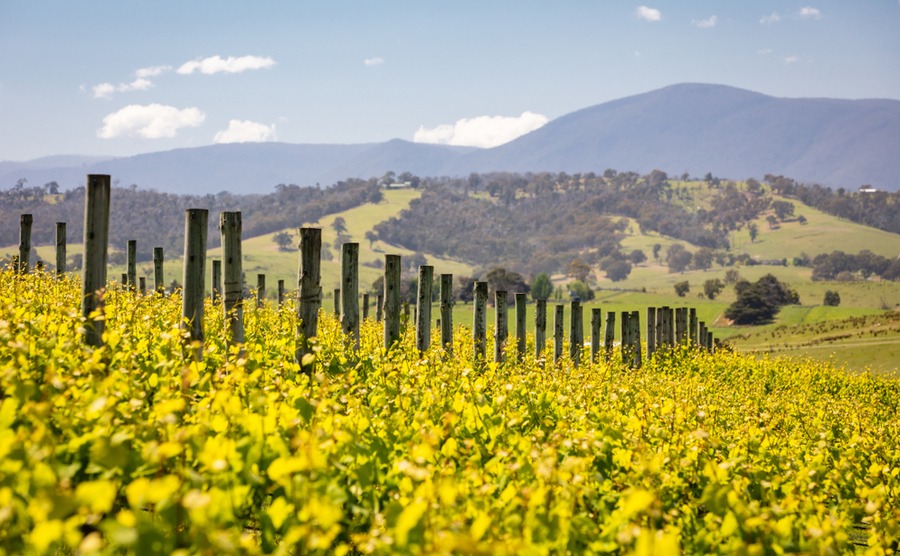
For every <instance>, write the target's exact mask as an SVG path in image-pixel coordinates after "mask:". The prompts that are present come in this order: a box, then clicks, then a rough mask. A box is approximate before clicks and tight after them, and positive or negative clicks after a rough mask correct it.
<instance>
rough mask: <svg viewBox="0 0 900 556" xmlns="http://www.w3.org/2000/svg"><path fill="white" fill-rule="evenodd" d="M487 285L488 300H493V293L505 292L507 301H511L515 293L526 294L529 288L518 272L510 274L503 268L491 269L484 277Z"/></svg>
mask: <svg viewBox="0 0 900 556" xmlns="http://www.w3.org/2000/svg"><path fill="white" fill-rule="evenodd" d="M485 281H486V282H487V283H488V292H489V293H488V295H489V299H493V297H494V292H496V291H498V290H501V291H502V290H506V292H507V294H508V295H509V297H508V299H509V300H510V301H512V300H513V299H514V297H513V294H515V293H528V291H529V290H530V289H531V287H530V286H529V285H528V284H527V283H526V282H525V278H524V277H523V276H522V275H521V274H519V273H518V272H511V271H509V270H506V269H505V268H503V267H496V268H493V269H491V271H490V272H488V273H487V275H486V276H485Z"/></svg>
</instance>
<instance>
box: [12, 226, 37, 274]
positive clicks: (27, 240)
mask: <svg viewBox="0 0 900 556" xmlns="http://www.w3.org/2000/svg"><path fill="white" fill-rule="evenodd" d="M33 223H34V217H33V216H32V215H30V214H23V215H21V216H20V217H19V268H18V269H16V270H17V272H18V273H19V274H27V273H28V265H29V263H30V262H31V226H32V224H33Z"/></svg>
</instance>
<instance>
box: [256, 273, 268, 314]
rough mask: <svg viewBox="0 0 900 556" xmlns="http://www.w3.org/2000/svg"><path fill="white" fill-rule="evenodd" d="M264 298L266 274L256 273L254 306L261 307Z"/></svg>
mask: <svg viewBox="0 0 900 556" xmlns="http://www.w3.org/2000/svg"><path fill="white" fill-rule="evenodd" d="M265 300H266V275H265V274H257V275H256V308H257V309H261V308H262V306H263V303H264V302H265Z"/></svg>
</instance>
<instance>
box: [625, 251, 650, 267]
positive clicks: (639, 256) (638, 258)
mask: <svg viewBox="0 0 900 556" xmlns="http://www.w3.org/2000/svg"><path fill="white" fill-rule="evenodd" d="M628 259H629V260H630V261H631V264H633V265H639V264H641V263H642V262H644V261H646V260H647V255H645V254H644V252H643V251H641V250H640V249H635V250H634V251H632V252H631V253H629V254H628Z"/></svg>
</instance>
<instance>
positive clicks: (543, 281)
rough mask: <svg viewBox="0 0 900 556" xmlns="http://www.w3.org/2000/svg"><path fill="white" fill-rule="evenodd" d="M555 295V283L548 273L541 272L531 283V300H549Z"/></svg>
mask: <svg viewBox="0 0 900 556" xmlns="http://www.w3.org/2000/svg"><path fill="white" fill-rule="evenodd" d="M552 293H553V282H551V281H550V276H549V275H547V273H546V272H541V273H540V274H538V275H537V276H535V277H534V280H532V281H531V299H534V300H535V301H536V300H538V299H549V298H550V295H551V294H552Z"/></svg>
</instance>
